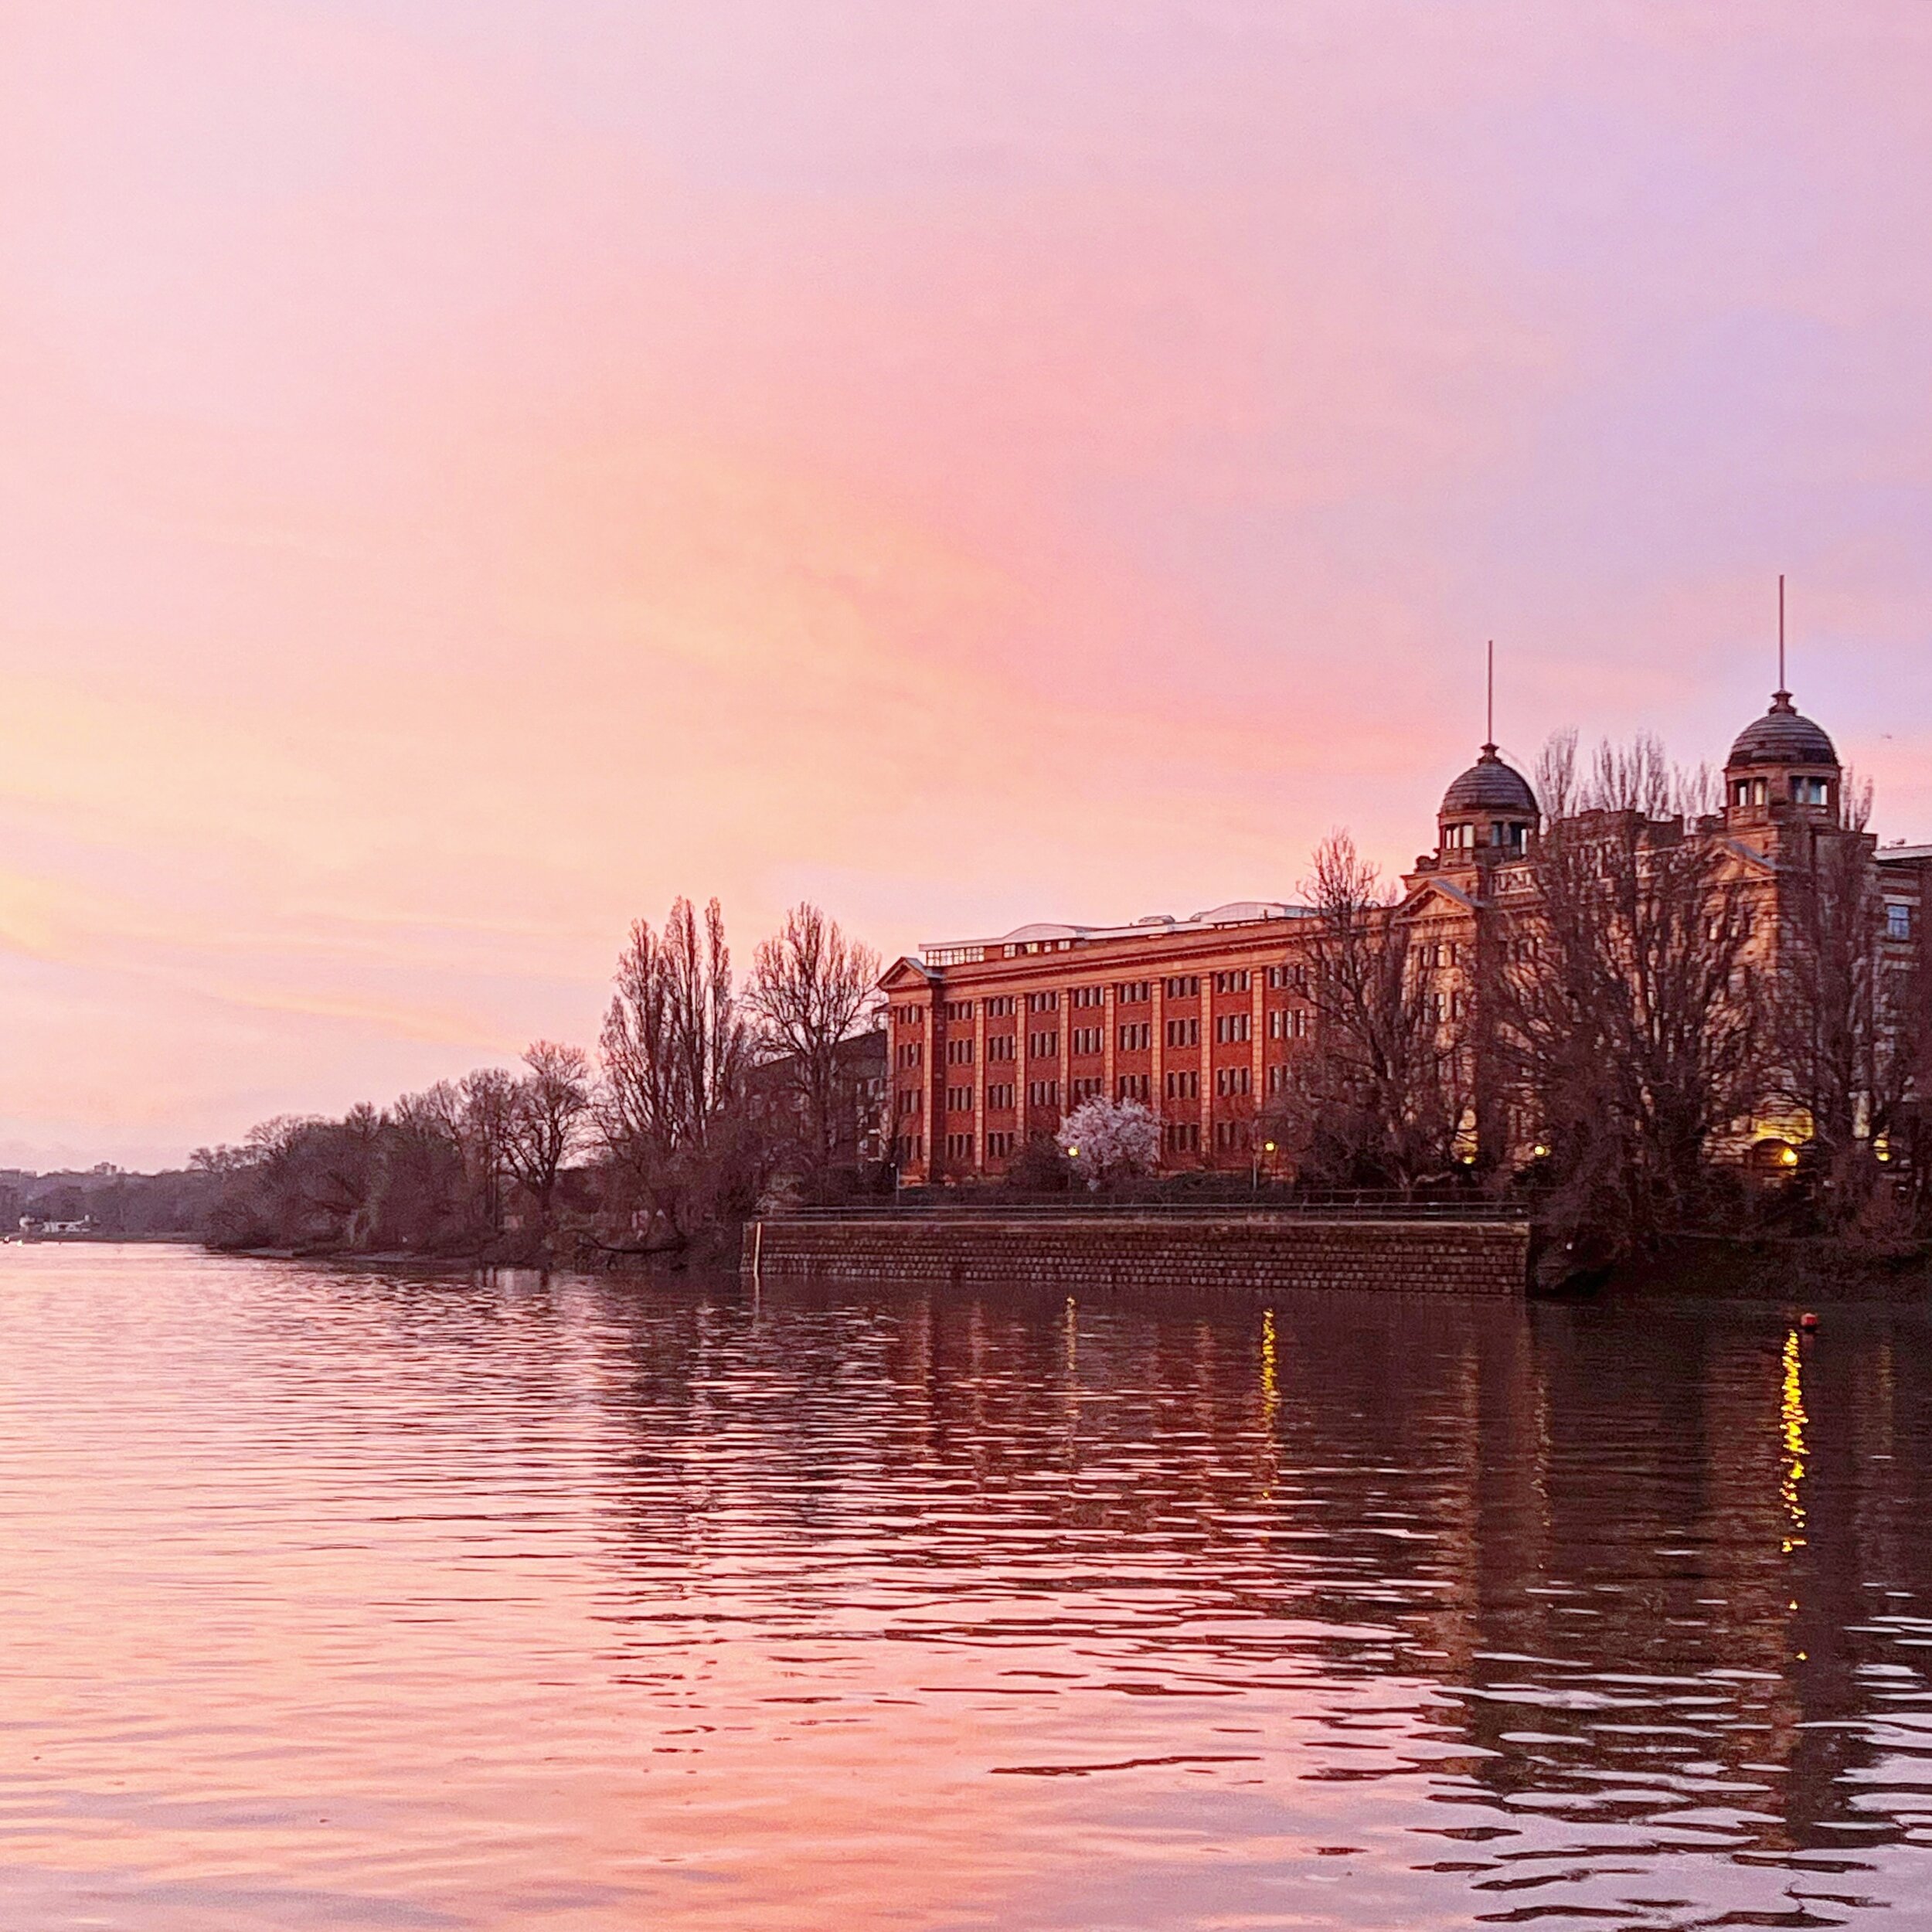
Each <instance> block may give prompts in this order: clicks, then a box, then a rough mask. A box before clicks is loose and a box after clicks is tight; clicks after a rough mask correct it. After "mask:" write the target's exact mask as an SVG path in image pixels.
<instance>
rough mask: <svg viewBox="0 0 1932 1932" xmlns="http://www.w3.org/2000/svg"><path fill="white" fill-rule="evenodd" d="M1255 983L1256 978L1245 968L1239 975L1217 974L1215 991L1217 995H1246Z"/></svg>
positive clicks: (1215, 976)
mask: <svg viewBox="0 0 1932 1932" xmlns="http://www.w3.org/2000/svg"><path fill="white" fill-rule="evenodd" d="M1253 983H1254V976H1253V974H1252V973H1250V971H1248V969H1247V968H1246V967H1245V966H1244V967H1243V968H1241V970H1240V971H1239V972H1238V973H1216V975H1214V990H1215V991H1216V992H1217V993H1245V992H1247V990H1248V989H1249V988H1250V986H1252V985H1253Z"/></svg>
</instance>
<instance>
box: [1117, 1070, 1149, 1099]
mask: <svg viewBox="0 0 1932 1932" xmlns="http://www.w3.org/2000/svg"><path fill="white" fill-rule="evenodd" d="M1152 1080H1153V1077H1152V1076H1151V1074H1148V1073H1123V1074H1122V1075H1121V1077H1120V1078H1119V1079H1118V1080H1116V1081H1115V1082H1114V1098H1115V1099H1116V1100H1145V1099H1146V1098H1147V1097H1148V1090H1149V1088H1150V1087H1151V1084H1152Z"/></svg>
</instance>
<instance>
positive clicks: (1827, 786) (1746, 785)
mask: <svg viewBox="0 0 1932 1932" xmlns="http://www.w3.org/2000/svg"><path fill="white" fill-rule="evenodd" d="M1770 802H1771V792H1770V781H1769V780H1767V779H1764V778H1740V779H1738V780H1737V781H1736V782H1735V783H1734V784H1733V786H1732V787H1731V803H1732V804H1734V805H1768V804H1770ZM1831 802H1832V787H1831V781H1829V780H1828V779H1825V778H1794V779H1793V780H1792V781H1791V803H1792V804H1794V805H1828V804H1830V803H1831Z"/></svg>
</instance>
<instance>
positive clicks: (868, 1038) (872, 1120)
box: [747, 1026, 888, 1167]
mask: <svg viewBox="0 0 1932 1932" xmlns="http://www.w3.org/2000/svg"><path fill="white" fill-rule="evenodd" d="M887 1066H888V1062H887V1056H886V1029H885V1028H883V1026H876V1027H873V1028H872V1029H869V1031H867V1032H863V1033H855V1034H854V1035H853V1036H852V1038H851V1039H848V1040H844V1041H842V1042H841V1043H840V1044H839V1047H838V1091H837V1094H836V1095H835V1102H834V1115H833V1128H834V1134H835V1145H834V1146H833V1147H832V1149H831V1164H832V1165H834V1166H835V1167H861V1166H864V1165H868V1164H869V1163H872V1162H879V1161H881V1160H883V1159H884V1158H886V1077H887ZM747 1105H748V1106H749V1107H750V1112H751V1117H752V1118H753V1120H754V1121H757V1122H758V1123H760V1125H761V1126H763V1127H764V1128H767V1130H782V1129H784V1128H785V1127H786V1126H787V1124H790V1125H791V1127H792V1128H794V1131H797V1132H798V1133H799V1134H801V1136H802V1135H803V1134H804V1131H805V1127H806V1120H807V1114H808V1107H807V1103H806V1097H805V1092H804V1086H803V1084H802V1083H801V1080H800V1078H799V1070H798V1060H797V1056H795V1055H793V1054H790V1053H780V1054H776V1055H774V1056H773V1057H771V1058H770V1059H769V1060H760V1062H759V1063H758V1064H757V1066H754V1067H753V1069H752V1070H751V1073H750V1077H749V1079H748V1080H747ZM778 1138H781V1139H782V1138H783V1134H782V1132H780V1133H779V1134H778Z"/></svg>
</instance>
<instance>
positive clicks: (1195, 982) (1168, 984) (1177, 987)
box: [1162, 973, 1201, 999]
mask: <svg viewBox="0 0 1932 1932" xmlns="http://www.w3.org/2000/svg"><path fill="white" fill-rule="evenodd" d="M1162 991H1163V992H1165V994H1166V995H1167V996H1168V998H1169V999H1199V998H1200V996H1201V975H1199V973H1177V974H1175V975H1174V976H1173V977H1172V978H1170V979H1167V980H1164V981H1162Z"/></svg>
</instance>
